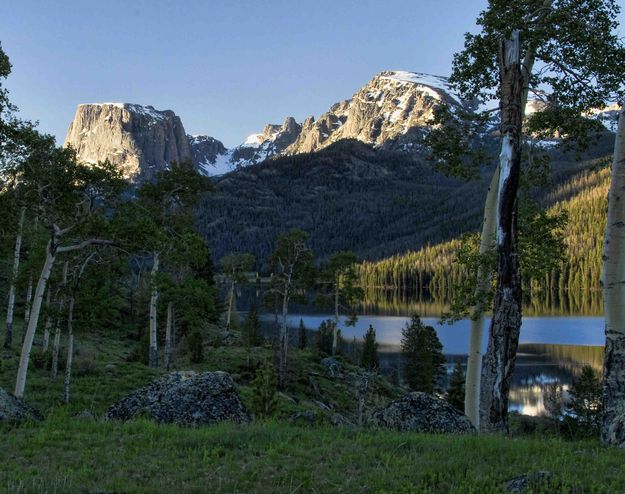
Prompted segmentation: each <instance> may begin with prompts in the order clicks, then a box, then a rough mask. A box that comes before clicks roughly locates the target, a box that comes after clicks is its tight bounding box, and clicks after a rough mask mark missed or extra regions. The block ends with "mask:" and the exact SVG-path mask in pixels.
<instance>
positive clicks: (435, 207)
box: [198, 134, 613, 268]
mask: <svg viewBox="0 0 625 494" xmlns="http://www.w3.org/2000/svg"><path fill="white" fill-rule="evenodd" d="M612 142H613V137H612V135H610V134H605V135H604V136H603V137H602V139H601V141H600V142H599V143H598V144H597V145H596V146H595V147H594V148H593V149H592V150H590V151H589V152H588V153H586V154H585V155H584V156H583V158H584V159H583V160H581V161H575V159H574V158H573V157H571V156H566V155H563V154H561V153H559V152H556V151H552V166H551V170H552V171H551V178H550V183H549V184H548V185H547V186H545V187H542V188H540V189H537V190H536V191H535V194H536V195H537V197H538V198H539V199H540V200H541V201H543V202H545V203H548V204H552V203H553V201H555V200H556V199H555V196H553V197H552V196H551V191H552V190H554V188H557V187H558V186H560V185H563V184H565V183H566V182H567V181H568V180H570V179H571V178H572V177H574V176H575V174H576V173H578V172H579V171H580V170H583V169H587V168H592V167H593V166H595V164H594V163H595V162H594V160H595V159H597V158H598V157H600V156H605V155H606V154H607V153H609V149H610V146H611V145H612ZM494 145H495V142H493V146H494ZM490 173H491V170H490V169H489V168H485V169H484V170H483V173H482V176H483V178H482V179H481V180H478V181H472V182H463V181H461V180H459V179H454V178H448V177H446V176H444V175H443V174H441V173H438V172H436V171H434V170H432V166H431V164H430V163H429V162H427V161H426V160H424V159H423V157H422V155H421V154H418V153H405V152H395V151H386V150H382V149H376V148H374V147H372V146H370V145H366V144H363V143H361V142H359V141H355V140H341V141H338V142H336V143H334V144H333V145H331V146H329V147H327V148H325V149H322V150H321V151H318V152H315V153H309V154H300V155H295V156H285V157H281V158H275V159H272V160H268V161H266V162H264V163H262V164H259V165H255V166H249V167H246V168H244V169H241V170H238V171H236V172H233V173H230V174H228V175H225V176H224V177H222V178H221V179H219V180H217V182H216V187H217V191H216V192H215V193H212V194H209V195H208V196H207V197H206V199H205V201H204V202H203V204H202V205H201V207H200V208H199V211H198V227H199V229H200V231H201V233H202V234H203V235H204V236H205V237H206V239H207V240H208V242H209V244H210V245H211V248H212V250H213V254H214V256H215V257H216V258H220V257H221V256H223V255H224V254H227V253H228V252H233V251H239V252H251V253H253V254H254V255H255V256H256V257H257V258H258V259H260V260H261V265H260V266H259V268H262V262H264V261H265V260H266V259H267V257H268V255H269V253H270V252H271V250H272V248H273V242H274V240H275V238H276V237H277V235H278V234H279V233H281V232H284V231H286V230H288V229H290V228H301V229H303V230H305V231H307V232H309V233H310V235H311V244H312V247H313V250H314V252H315V254H316V255H317V256H319V257H325V256H328V255H329V254H331V253H332V252H335V251H337V250H353V251H355V252H356V253H357V254H358V255H359V256H361V257H362V258H364V259H367V260H376V259H381V258H385V257H389V256H392V255H395V254H402V253H406V252H409V251H414V250H418V249H419V248H421V247H423V246H426V245H428V244H431V245H435V244H438V243H440V242H442V241H446V240H451V239H453V238H456V237H458V236H460V235H461V234H462V233H464V232H467V231H474V230H476V229H477V228H478V226H479V224H480V220H481V214H482V208H483V201H484V197H485V193H486V187H487V180H488V179H489V176H490ZM564 187H565V188H568V189H571V188H572V189H575V187H576V185H574V184H570V185H568V186H564ZM550 197H551V198H550Z"/></svg>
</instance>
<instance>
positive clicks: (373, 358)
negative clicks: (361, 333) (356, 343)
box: [361, 324, 380, 371]
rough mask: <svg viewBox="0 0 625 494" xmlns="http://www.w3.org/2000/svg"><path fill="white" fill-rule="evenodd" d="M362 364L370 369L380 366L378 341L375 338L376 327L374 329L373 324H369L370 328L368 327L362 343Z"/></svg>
mask: <svg viewBox="0 0 625 494" xmlns="http://www.w3.org/2000/svg"><path fill="white" fill-rule="evenodd" d="M361 366H362V367H364V368H365V369H367V370H368V371H374V370H378V369H379V368H380V359H379V358H378V342H377V341H376V339H375V329H373V326H371V324H369V329H367V332H366V333H365V337H364V339H363V343H362V359H361Z"/></svg>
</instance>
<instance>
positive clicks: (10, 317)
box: [4, 207, 26, 350]
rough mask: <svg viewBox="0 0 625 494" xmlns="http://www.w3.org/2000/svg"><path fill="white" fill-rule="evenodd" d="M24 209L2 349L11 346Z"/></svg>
mask: <svg viewBox="0 0 625 494" xmlns="http://www.w3.org/2000/svg"><path fill="white" fill-rule="evenodd" d="M25 215H26V208H25V207H23V208H22V210H21V212H20V219H19V223H18V228H17V236H16V237H15V250H14V251H13V272H12V273H11V285H10V286H9V300H8V303H7V332H6V334H5V336H4V348H6V349H7V350H10V349H11V346H12V345H13V311H14V309H15V283H16V281H17V275H18V274H19V270H20V252H21V250H22V234H23V231H24V216H25Z"/></svg>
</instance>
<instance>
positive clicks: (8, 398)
mask: <svg viewBox="0 0 625 494" xmlns="http://www.w3.org/2000/svg"><path fill="white" fill-rule="evenodd" d="M41 418H42V417H41V414H40V413H39V412H38V411H37V410H35V409H34V408H32V407H31V406H30V405H28V404H26V402H25V401H24V400H22V399H20V398H16V397H15V396H13V395H12V394H10V393H7V392H6V391H5V390H4V389H2V388H0V424H1V423H3V422H22V421H25V420H41Z"/></svg>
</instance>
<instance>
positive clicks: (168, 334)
mask: <svg viewBox="0 0 625 494" xmlns="http://www.w3.org/2000/svg"><path fill="white" fill-rule="evenodd" d="M173 318H174V303H173V302H171V301H170V302H168V303H167V326H166V327H165V368H166V369H167V370H169V368H170V366H171V357H172V349H173V347H172V341H171V340H172V327H173Z"/></svg>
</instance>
